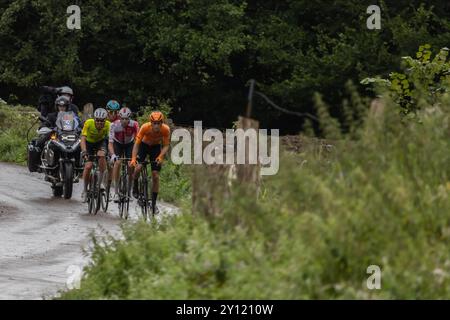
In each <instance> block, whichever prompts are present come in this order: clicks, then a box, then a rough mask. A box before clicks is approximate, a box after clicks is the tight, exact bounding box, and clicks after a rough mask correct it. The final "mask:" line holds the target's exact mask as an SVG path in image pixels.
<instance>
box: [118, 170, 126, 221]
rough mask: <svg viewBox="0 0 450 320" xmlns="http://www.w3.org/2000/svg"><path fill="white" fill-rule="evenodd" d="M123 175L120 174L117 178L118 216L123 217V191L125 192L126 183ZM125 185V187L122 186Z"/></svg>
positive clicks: (124, 194)
mask: <svg viewBox="0 0 450 320" xmlns="http://www.w3.org/2000/svg"><path fill="white" fill-rule="evenodd" d="M124 180H125V179H124V174H123V173H122V174H121V175H120V178H119V203H118V204H119V216H120V218H123V217H124V214H125V196H126V193H124V190H126V181H125V182H124ZM124 183H125V185H124Z"/></svg>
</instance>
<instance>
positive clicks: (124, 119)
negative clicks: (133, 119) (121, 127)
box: [120, 118, 130, 121]
mask: <svg viewBox="0 0 450 320" xmlns="http://www.w3.org/2000/svg"><path fill="white" fill-rule="evenodd" d="M120 120H123V121H128V120H130V118H120Z"/></svg>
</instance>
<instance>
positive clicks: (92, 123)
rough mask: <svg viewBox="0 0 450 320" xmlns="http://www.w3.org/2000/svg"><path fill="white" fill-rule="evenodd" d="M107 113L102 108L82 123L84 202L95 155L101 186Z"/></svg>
mask: <svg viewBox="0 0 450 320" xmlns="http://www.w3.org/2000/svg"><path fill="white" fill-rule="evenodd" d="M107 116H108V112H107V111H106V110H105V109H103V108H98V109H97V110H95V112H94V119H88V120H86V122H85V123H84V126H83V131H82V132H81V143H80V146H81V155H82V156H83V158H84V159H85V160H86V164H85V166H84V171H83V181H84V189H83V192H82V193H81V199H82V201H83V202H86V191H87V185H88V182H89V175H90V173H91V169H92V165H93V164H92V158H91V157H92V156H95V155H97V156H98V157H99V159H98V165H99V169H100V177H99V180H100V181H99V183H100V185H101V183H102V179H103V173H104V172H105V170H106V158H105V157H106V154H107V150H108V135H109V128H110V125H111V123H110V122H109V121H108V120H106V117H107Z"/></svg>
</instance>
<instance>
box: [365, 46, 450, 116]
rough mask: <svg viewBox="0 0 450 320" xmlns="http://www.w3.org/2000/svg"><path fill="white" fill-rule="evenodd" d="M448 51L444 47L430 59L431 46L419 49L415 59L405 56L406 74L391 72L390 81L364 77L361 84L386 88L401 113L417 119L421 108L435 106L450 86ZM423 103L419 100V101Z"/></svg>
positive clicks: (404, 68) (404, 67) (404, 66)
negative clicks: (422, 106)
mask: <svg viewBox="0 0 450 320" xmlns="http://www.w3.org/2000/svg"><path fill="white" fill-rule="evenodd" d="M448 50H449V49H448V48H442V49H441V50H440V51H439V53H438V54H436V55H435V57H434V58H433V59H431V56H432V52H431V46H430V45H429V44H425V45H423V46H420V47H419V51H418V52H417V53H416V58H412V57H410V56H407V57H403V58H402V59H403V70H404V71H405V72H404V73H399V72H391V73H390V74H389V77H390V78H389V79H381V78H365V79H363V80H362V81H361V83H362V84H375V86H376V88H377V89H382V88H387V89H389V91H390V94H391V96H392V97H393V99H394V101H395V102H396V103H397V104H398V105H399V106H400V108H401V113H402V114H403V115H405V116H407V115H409V116H412V117H414V116H415V115H416V113H417V111H418V110H420V108H421V105H429V104H431V105H432V104H434V103H436V101H437V99H438V97H439V96H440V95H441V94H443V93H445V92H447V91H448V88H449V85H450V61H447V57H448ZM421 99H422V100H423V101H420V100H421Z"/></svg>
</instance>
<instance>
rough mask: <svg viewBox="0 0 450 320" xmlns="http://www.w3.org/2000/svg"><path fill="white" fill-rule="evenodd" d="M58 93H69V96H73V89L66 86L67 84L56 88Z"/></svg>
mask: <svg viewBox="0 0 450 320" xmlns="http://www.w3.org/2000/svg"><path fill="white" fill-rule="evenodd" d="M58 93H59V94H70V95H71V96H73V90H72V88H70V87H67V86H64V87H61V88H58Z"/></svg>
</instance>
